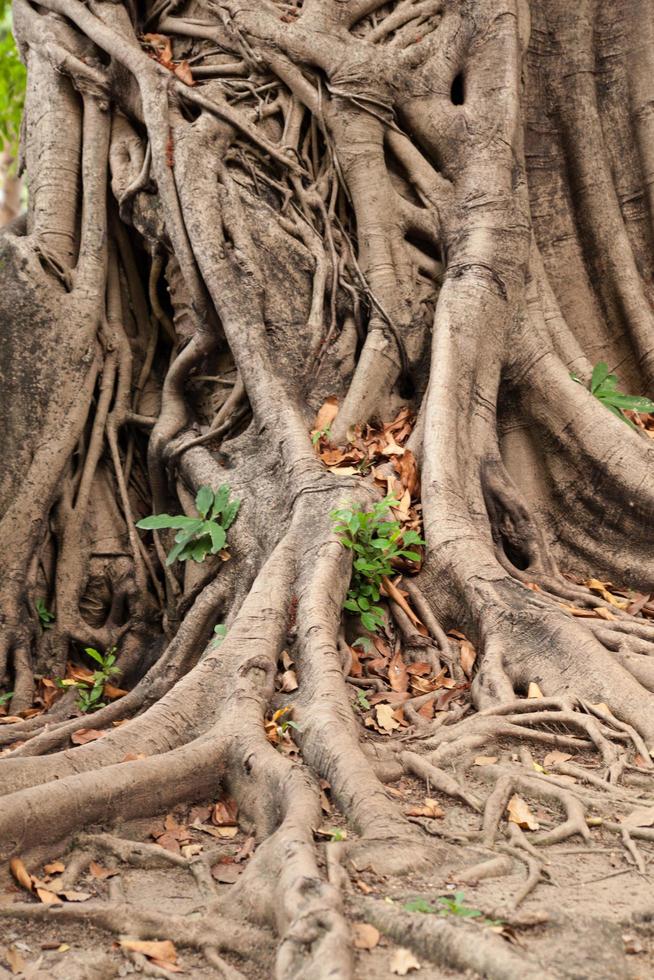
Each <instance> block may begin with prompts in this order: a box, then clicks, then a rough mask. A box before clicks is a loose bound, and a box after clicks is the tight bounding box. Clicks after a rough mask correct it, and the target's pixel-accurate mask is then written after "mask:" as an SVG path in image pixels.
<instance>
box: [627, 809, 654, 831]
mask: <svg viewBox="0 0 654 980" xmlns="http://www.w3.org/2000/svg"><path fill="white" fill-rule="evenodd" d="M620 823H621V824H622V826H623V827H625V828H626V829H627V830H629V829H630V828H632V827H633V828H636V827H652V826H654V806H641V807H638V809H636V810H632V811H631V813H628V814H627V816H626V817H620Z"/></svg>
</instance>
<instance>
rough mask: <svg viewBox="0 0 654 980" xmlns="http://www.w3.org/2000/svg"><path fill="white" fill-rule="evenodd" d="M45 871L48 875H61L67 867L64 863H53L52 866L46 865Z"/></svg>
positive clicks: (44, 866)
mask: <svg viewBox="0 0 654 980" xmlns="http://www.w3.org/2000/svg"><path fill="white" fill-rule="evenodd" d="M43 870H44V871H45V873H46V874H47V875H60V874H61V872H62V871H65V870H66V865H65V864H64V862H63V861H52V862H51V864H44V865H43Z"/></svg>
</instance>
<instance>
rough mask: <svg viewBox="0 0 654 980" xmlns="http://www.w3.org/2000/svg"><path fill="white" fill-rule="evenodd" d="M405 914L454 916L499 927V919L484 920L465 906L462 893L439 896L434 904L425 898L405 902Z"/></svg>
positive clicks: (476, 910) (482, 914) (478, 910)
mask: <svg viewBox="0 0 654 980" xmlns="http://www.w3.org/2000/svg"><path fill="white" fill-rule="evenodd" d="M404 908H405V909H406V911H407V912H420V913H422V914H423V915H439V916H456V917H457V918H459V919H479V921H480V924H481V925H484V926H501V925H502V924H503V923H502V921H501V919H486V918H485V917H484V913H483V912H482V911H481V910H480V909H475V908H472V907H471V906H469V905H466V904H465V895H464V893H463V892H454V894H453V895H452V896H446V895H441V896H439V897H438V898H437V899H436V904H434V903H433V902H430V901H427V899H425V898H413V899H411V900H410V901H409V902H405V904H404Z"/></svg>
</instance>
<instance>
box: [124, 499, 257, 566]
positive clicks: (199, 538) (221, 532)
mask: <svg viewBox="0 0 654 980" xmlns="http://www.w3.org/2000/svg"><path fill="white" fill-rule="evenodd" d="M229 497H230V489H229V487H228V486H227V484H226V483H223V485H222V486H221V487H219V488H218V490H217V491H216V493H214V492H213V490H212V489H211V487H200V489H199V490H198V493H197V496H196V498H195V506H196V508H197V511H198V514H199V515H200V516H199V517H186V516H185V515H184V514H178V515H176V516H173V515H171V514H152V515H151V516H150V517H144V518H143V520H141V521H137V524H136V526H137V527H139V528H141V529H142V530H144V531H160V530H162V529H163V528H168V527H172V528H175V530H176V531H177V534H176V535H175V545H174V547H173V548H172V550H171V552H170V554H169V555H168V557H167V558H166V564H167V565H172V563H173V562H174V561H176V560H177V559H179V561H187V560H188V559H189V558H192V559H193V561H198V562H200V561H204V559H205V558H206V556H207V555H208V554H212V555H215V554H217V553H218V552H219V551H221V550H222V549H223V548H224V547H225V544H226V542H227V531H228V529H229V528H230V527H231V526H232V524H233V523H234V521H235V520H236V515H237V514H238V509H239V507H240V506H241V501H240V500H238V499H236V498H235V499H234V500H230V499H229Z"/></svg>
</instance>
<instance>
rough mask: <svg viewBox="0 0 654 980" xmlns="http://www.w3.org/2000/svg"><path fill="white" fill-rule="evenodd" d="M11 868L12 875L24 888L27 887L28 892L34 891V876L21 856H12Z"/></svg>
mask: <svg viewBox="0 0 654 980" xmlns="http://www.w3.org/2000/svg"><path fill="white" fill-rule="evenodd" d="M9 868H10V870H11V873H12V875H13V876H14V878H15V879H16V881H17V882H18V884H19V885H21V887H22V888H26V889H27V891H28V892H31V891H32V876H31V874H30V873H29V871H28V870H27V868H26V867H25V865H24V864H23V862H22V861H21V859H20V858H16V857H15V858H12V859H11V861H10V862H9Z"/></svg>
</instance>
